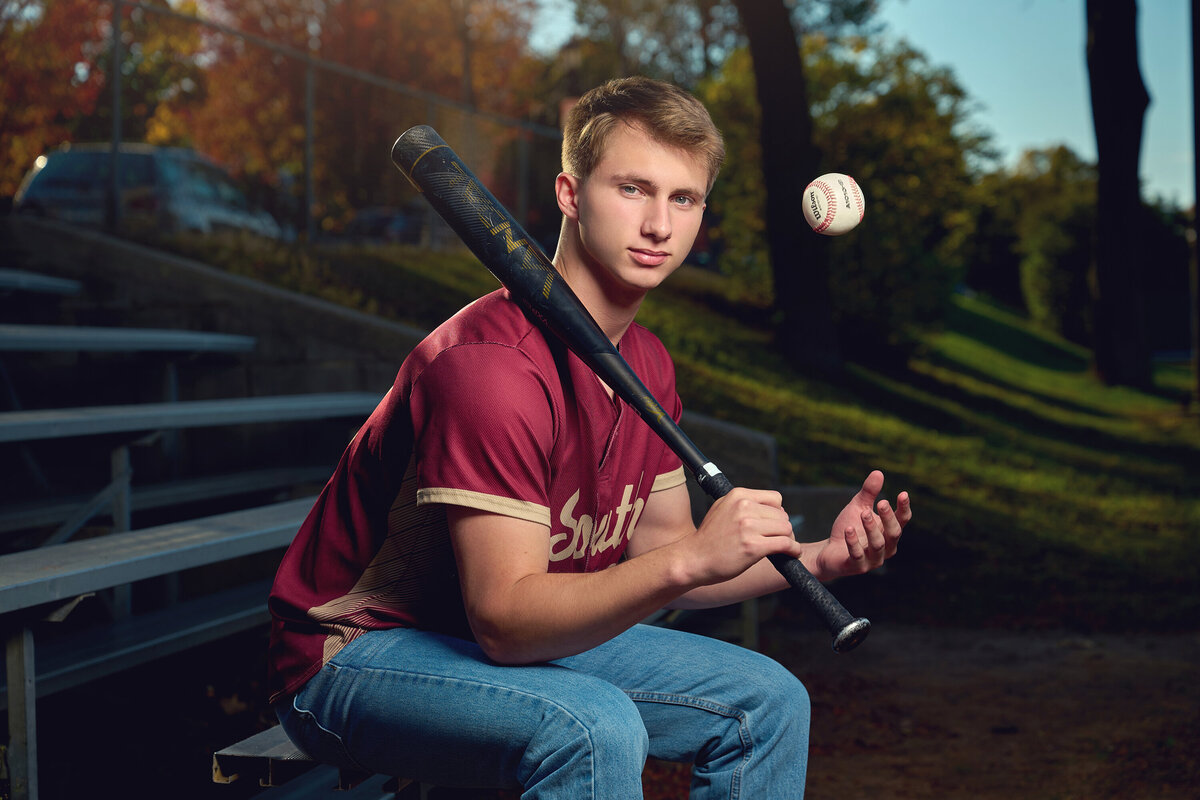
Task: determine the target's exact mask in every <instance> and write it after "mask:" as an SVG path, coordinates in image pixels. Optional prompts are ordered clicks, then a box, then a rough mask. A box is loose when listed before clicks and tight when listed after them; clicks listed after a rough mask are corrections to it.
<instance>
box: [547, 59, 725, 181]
mask: <svg viewBox="0 0 1200 800" xmlns="http://www.w3.org/2000/svg"><path fill="white" fill-rule="evenodd" d="M621 122H624V123H626V124H629V125H635V126H637V127H639V128H641V129H642V130H643V131H645V133H646V134H647V135H649V136H650V138H651V139H653V140H654V141H656V142H658V143H659V144H662V145H665V146H667V147H675V148H679V149H681V150H686V151H688V152H689V153H691V154H692V155H694V156H696V157H698V158H699V159H700V160H701V163H703V164H704V166H705V168H706V169H707V172H708V185H707V186H706V187H705V192H706V193H707V192H708V191H709V190H711V189H712V185H713V182H714V181H715V180H716V179H717V173H718V172H719V171H720V169H721V163H722V162H723V161H724V160H725V142H724V140H723V139H722V137H721V132H720V131H718V130H717V126H716V125H715V124H713V121H712V117H710V116H709V114H708V109H706V108H705V107H704V104H703V103H701V102H700V101H699V100H697V99H696V98H695V97H693V96H692V95H691V94H689V93H687V92H685V91H684V90H683V89H680V88H679V87H678V86H675V85H673V84H670V83H664V82H662V81H656V80H652V79H651V78H644V77H640V76H635V77H630V78H617V79H615V80H611V81H609V82H607V83H605V84H603V85H601V86H597V87H596V88H595V89H592V90H591V91H589V92H588V93H587V94H585V95H584V96H583V97H581V98H580V99H579V102H578V103H576V104H575V106H574V107H573V108H572V109H571V111H570V112H569V113H568V114H567V119H566V123H565V124H564V126H563V144H562V168H563V171H564V172H567V173H570V174H571V175H575V176H577V177H579V178H586V177H588V176H589V175H590V174H591V173H592V170H593V169H595V168H596V165H597V164H598V163H600V159H601V158H602V157H603V155H604V146H605V144H606V143H607V141H608V137H609V136H610V135H611V134H612V132H613V131H614V130H615V129H616V127H617V125H618V123H621Z"/></svg>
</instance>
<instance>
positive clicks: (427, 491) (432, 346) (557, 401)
mask: <svg viewBox="0 0 1200 800" xmlns="http://www.w3.org/2000/svg"><path fill="white" fill-rule="evenodd" d="M620 351H621V353H622V355H623V356H624V357H625V359H626V360H627V361H628V362H629V363H630V365H631V366H632V367H633V369H634V371H635V372H636V373H637V374H638V376H639V377H640V378H641V379H642V381H643V382H644V383H645V384H646V386H647V388H648V389H650V391H651V393H653V395H654V396H655V397H656V398H657V399H658V401H659V402H660V403H661V404H662V405H663V407H664V408H665V409H666V410H667V411H668V413H670V414H671V415H672V417H674V418H675V419H676V420H678V419H679V415H680V413H681V410H682V409H681V405H680V402H679V397H678V395H677V394H676V391H675V370H674V365H673V364H672V362H671V359H670V356H669V355H668V354H667V351H666V349H665V348H664V347H663V346H662V343H661V342H659V341H658V339H657V338H656V337H655V336H654V335H653V334H651V333H649V332H648V331H647V330H646V329H644V328H642V327H641V326H638V325H633V326H631V327H630V328H629V330H628V331H627V332H626V334H625V336H624V338H623V339H622V340H621V343H620ZM683 482H684V473H683V467H682V465H681V464H680V461H679V459H678V457H676V456H675V455H674V454H673V453H672V452H671V451H670V450H669V449H668V448H667V447H666V446H665V445H664V444H663V443H662V442H661V440H659V439H658V437H657V436H655V435H654V434H653V433H652V432H651V431H650V429H649V428H648V427H647V426H646V424H645V423H644V422H643V421H642V420H641V418H640V417H638V416H637V413H636V412H635V411H634V410H633V409H631V408H630V407H629V406H628V405H626V404H625V403H624V402H622V401H621V400H619V399H610V398H609V396H608V394H607V393H606V392H605V389H604V386H603V384H601V383H600V381H599V379H598V378H597V377H596V376H595V375H594V374H593V373H592V372H591V370H589V369H588V368H587V366H586V365H584V364H583V363H582V362H581V361H580V360H579V359H578V358H577V357H576V356H575V355H574V354H572V353H570V352H569V351H567V350H566V348H565V347H564V346H563V345H562V344H561V343H560V342H559V341H558V340H557V339H554V338H553V337H548V336H547V335H545V334H544V333H543V332H542V331H541V330H540V329H539V328H537V327H536V326H534V325H532V324H531V323H530V322H529V321H528V319H527V318H526V317H525V315H524V314H523V313H522V312H521V310H520V309H519V308H518V307H517V305H516V304H515V303H513V302H512V300H511V299H510V297H509V295H508V292H507V291H506V290H504V289H500V290H498V291H496V292H494V293H492V294H490V295H487V296H486V297H483V298H481V299H480V300H478V301H476V302H475V303H472V304H471V305H469V306H467V307H466V308H464V309H463V310H462V311H460V312H459V313H458V314H456V315H455V316H454V317H452V318H451V319H450V320H448V321H447V322H446V323H444V324H443V325H442V326H440V327H439V328H438V329H437V330H435V331H434V332H433V333H432V334H430V335H429V337H427V338H426V339H425V340H424V341H423V342H422V343H421V344H420V345H419V346H418V347H417V348H416V349H415V350H414V351H413V352H412V354H411V355H409V357H408V358H407V359H405V361H404V364H403V366H402V367H401V368H400V372H399V374H398V375H397V377H396V382H395V384H394V385H393V386H392V388H391V390H390V391H389V392H388V394H387V395H385V396H384V398H383V400H382V401H381V402H380V404H379V406H378V407H377V408H376V409H375V411H374V412H373V413H372V414H371V416H370V417H369V418H368V419H367V421H366V423H365V424H364V425H363V427H362V428H361V430H359V432H358V433H357V434H356V435H355V437H354V439H353V441H352V442H351V443H350V445H349V447H347V449H346V451H345V453H344V454H343V455H342V458H341V461H340V462H339V464H338V467H337V469H336V470H335V472H334V474H333V476H332V477H331V478H330V480H329V482H328V483H327V484H326V486H325V488H324V490H323V491H322V492H321V495H320V497H319V498H318V499H317V502H316V504H315V505H314V507H313V509H312V511H311V512H310V513H309V515H308V518H307V519H306V520H305V522H304V524H303V525H302V526H301V528H300V531H299V532H298V533H297V535H296V538H295V540H294V541H293V542H292V545H291V547H290V548H289V549H288V551H287V553H286V554H285V555H284V557H283V560H282V562H281V564H280V567H279V571H278V573H277V575H276V578H275V584H274V586H273V588H272V590H271V596H270V601H269V605H270V609H271V614H272V618H273V623H272V631H271V646H270V669H271V699H272V701H274V700H276V699H278V698H279V697H281V696H283V695H284V694H287V693H290V692H294V691H295V690H296V689H298V688H299V687H300V686H301V685H302V684H303V683H304V681H306V680H307V679H308V678H309V677H310V676H311V675H313V674H314V673H315V672H316V671H317V670H318V669H320V667H321V666H322V665H323V664H324V663H325V662H326V661H327V660H328V659H329V658H331V657H332V656H333V655H334V654H335V653H336V652H337V651H338V650H340V649H341V647H342V646H344V645H345V644H346V643H347V642H349V641H351V640H352V639H354V638H355V637H356V636H358V635H359V634H361V633H363V632H365V631H368V630H375V629H380V628H391V627H397V626H408V627H420V628H426V629H429V630H437V631H441V632H445V633H451V634H454V635H457V636H462V637H466V638H470V637H471V633H470V629H469V627H468V625H467V622H466V616H465V613H464V611H463V604H462V595H461V590H460V586H459V581H458V576H457V574H456V567H455V561H454V553H453V549H452V547H451V544H450V538H449V534H448V531H447V527H446V517H445V512H444V506H445V505H448V504H449V505H457V506H467V507H471V508H477V509H481V510H484V511H489V512H493V513H496V514H502V515H505V516H511V517H517V518H520V519H524V520H529V521H532V522H536V523H539V524H542V525H545V526H546V528H547V535H548V536H549V537H550V561H549V564H548V565H547V569H548V570H549V571H551V572H591V571H596V570H600V569H604V568H605V567H608V566H611V565H612V564H614V563H616V562H617V561H618V560H619V559H620V558H621V556H622V554H623V553H624V552H625V547H626V544H627V543H628V541H629V538H630V536H631V535H632V533H633V531H634V528H635V527H636V526H637V521H638V517H639V516H640V515H641V512H642V508H643V507H644V505H645V503H646V500H647V498H648V497H649V496H650V493H651V492H652V491H658V490H661V489H666V488H669V487H672V486H677V485H679V484H681V483H683Z"/></svg>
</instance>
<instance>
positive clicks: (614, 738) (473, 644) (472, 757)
mask: <svg viewBox="0 0 1200 800" xmlns="http://www.w3.org/2000/svg"><path fill="white" fill-rule="evenodd" d="M722 158H723V144H722V142H721V137H720V134H719V133H718V132H717V131H716V129H715V127H714V126H713V124H712V121H711V120H710V118H709V116H708V114H707V112H706V111H705V109H704V108H703V106H702V105H701V104H700V103H699V102H698V101H697V100H695V99H694V98H693V97H692V96H690V95H689V94H687V93H686V92H683V91H681V90H680V89H677V88H676V87H673V86H670V85H667V84H662V83H658V82H654V81H650V80H646V79H642V78H630V79H625V80H620V81H613V82H610V83H608V84H606V85H604V86H602V87H599V88H598V89H595V90H593V91H592V92H589V93H588V94H587V95H585V96H584V97H583V98H582V99H581V100H580V102H579V103H578V105H576V106H575V108H574V109H573V110H572V111H571V113H570V116H569V119H568V120H567V124H566V127H565V134H564V142H563V172H562V173H561V174H560V175H559V176H558V178H557V180H556V183H555V193H556V196H557V198H558V205H559V207H560V209H561V210H562V214H563V223H562V230H561V233H560V236H559V242H558V249H557V252H556V254H555V257H554V263H555V266H556V268H557V269H558V271H559V272H560V273H561V274H562V276H563V278H564V280H566V281H567V283H568V284H569V285H570V286H571V288H572V289H574V291H575V292H576V293H577V294H578V295H579V297H580V299H581V300H582V301H583V303H584V305H586V306H587V307H588V309H589V310H590V311H591V313H592V314H593V315H594V316H595V317H596V319H597V321H598V322H599V324H600V326H601V327H602V328H603V329H604V331H605V332H606V333H607V334H608V335H609V337H610V338H611V339H612V341H613V342H614V343H615V344H617V345H618V346H619V348H620V350H621V352H622V354H623V355H624V356H625V358H626V360H628V361H629V362H630V364H631V365H632V366H633V368H634V370H635V371H636V372H637V373H638V375H639V376H640V377H641V378H642V380H643V381H644V382H645V383H646V384H647V386H648V388H649V389H650V390H651V391H652V392H653V393H654V395H655V397H657V398H658V400H659V402H660V403H662V404H663V406H664V408H666V409H667V410H668V411H669V412H670V413H671V414H673V415H674V416H675V417H676V419H678V417H679V414H680V412H681V405H680V402H679V398H678V396H677V395H676V393H675V376H674V368H673V365H672V363H671V360H670V357H669V356H668V354H667V353H666V351H665V349H664V348H663V346H662V344H661V343H660V342H659V341H658V340H657V339H656V338H654V336H653V335H651V334H650V333H649V332H648V331H646V330H645V329H644V328H642V327H640V326H638V325H636V324H635V323H634V316H635V315H636V313H637V311H638V308H639V306H640V305H641V302H642V300H643V298H644V297H645V296H646V293H647V292H649V291H650V290H651V289H653V288H655V287H656V286H658V285H659V284H660V283H662V281H663V280H665V279H666V278H667V276H669V275H670V274H671V273H672V272H673V271H674V270H675V269H676V268H677V267H678V266H679V265H680V263H681V262H682V261H683V259H684V256H685V255H686V254H687V252H688V250H689V249H690V248H691V246H692V241H693V239H694V237H695V236H696V232H697V230H698V229H699V226H700V218H701V213H702V211H703V208H704V201H705V197H706V196H707V194H708V192H709V190H710V189H711V188H712V183H713V180H714V178H715V176H716V173H717V170H718V169H719V167H720V164H721V160H722ZM882 483H883V476H882V474H881V473H879V472H872V473H871V474H870V475H869V476H868V477H867V479H866V481H865V482H864V484H863V489H862V491H861V492H860V493H859V494H858V495H857V496H856V497H855V498H854V499H853V500H852V501H851V503H850V504H849V505H847V506H846V508H845V509H844V510H843V511H842V513H841V514H840V515H839V516H838V518H837V520H836V521H835V522H834V523H833V528H832V533H831V535H830V537H829V539H828V540H827V541H825V542H821V543H814V544H800V543H797V542H796V541H795V539H794V538H793V537H792V531H791V527H790V525H789V522H788V514H787V512H786V511H784V509H783V508H782V507H781V498H780V495H779V494H778V493H777V492H773V491H757V490H750V489H736V490H734V491H733V492H732V493H730V494H729V495H727V496H726V497H724V498H722V499H721V500H719V501H717V502H716V503H715V504H714V505H713V507H712V509H711V510H710V511H709V513H708V514H707V515H706V516H705V518H704V520H703V522H702V524H701V525H700V526H699V527H698V528H697V527H696V526H695V524H694V523H693V521H692V517H691V512H690V505H689V502H688V495H687V488H686V486H685V484H684V474H683V469H682V466H681V465H680V462H679V460H678V458H677V457H675V456H674V455H673V454H672V453H671V452H670V451H669V450H668V449H667V448H666V446H665V445H663V444H662V443H661V442H660V441H658V439H657V438H656V437H655V436H654V435H653V434H651V433H650V432H649V430H648V429H647V428H646V426H645V425H644V423H642V421H641V420H640V419H639V418H638V417H637V415H636V413H635V412H633V411H632V410H631V409H630V408H628V407H627V406H626V405H625V404H624V403H623V402H621V401H620V400H619V399H614V398H613V394H612V391H611V390H610V389H609V388H608V387H607V386H605V385H604V384H603V383H601V382H600V381H599V380H598V379H597V378H596V377H595V376H594V375H593V374H592V373H591V371H590V370H588V369H587V368H586V367H585V366H584V365H583V364H582V363H581V362H580V361H579V360H578V359H577V358H575V356H574V355H572V354H571V353H569V352H568V351H566V349H565V348H564V347H563V346H562V345H561V344H560V343H559V342H557V341H556V340H554V339H553V337H549V338H548V337H547V335H544V334H543V333H542V332H541V330H540V329H538V328H537V327H536V326H535V325H533V324H531V323H530V322H529V321H528V320H527V319H526V318H525V316H524V315H523V314H522V313H521V311H520V310H519V309H518V307H517V306H516V305H515V304H514V303H513V302H512V301H511V300H510V298H509V297H508V294H507V292H506V291H504V290H499V291H497V292H495V293H493V294H490V295H488V296H486V297H484V298H481V299H480V300H478V301H476V302H475V303H473V304H471V305H469V306H467V307H466V308H465V309H463V310H462V311H460V312H459V313H458V314H457V315H455V316H454V317H453V318H451V319H450V320H449V321H447V322H446V323H445V324H443V325H442V326H441V327H439V328H438V329H437V330H436V331H434V332H433V333H432V334H431V335H430V336H429V337H428V338H427V339H426V340H425V341H424V342H423V343H422V344H421V345H420V346H418V347H417V348H416V350H414V351H413V353H412V354H411V355H410V356H409V357H408V358H407V359H406V360H405V362H404V364H403V366H402V367H401V369H400V372H399V375H398V376H397V379H396V382H395V385H394V386H393V387H392V389H391V391H390V392H389V393H388V394H387V396H386V397H385V398H384V399H383V401H382V402H381V403H380V405H379V407H378V408H377V409H376V410H375V412H374V413H373V414H372V415H371V417H370V418H369V419H368V420H367V422H366V424H365V425H364V426H363V428H362V430H360V431H359V433H358V434H357V435H356V436H355V438H354V440H353V442H351V444H350V446H349V447H348V449H347V451H346V453H345V455H344V456H343V458H342V460H341V463H340V464H339V465H338V468H337V471H336V472H335V474H334V476H333V477H332V478H331V480H330V481H329V483H328V484H327V486H326V487H325V490H324V491H323V492H322V494H321V497H320V499H319V500H318V501H317V504H316V506H315V507H314V508H313V510H312V512H311V514H310V515H309V517H308V519H307V520H306V522H305V523H304V526H303V527H302V528H301V530H300V532H299V534H298V535H297V537H296V539H295V542H294V543H293V544H292V546H291V548H290V549H289V550H288V552H287V554H286V555H285V557H284V559H283V562H282V564H281V566H280V569H279V574H278V576H277V578H276V581H275V586H274V589H273V590H272V593H271V598H270V606H271V611H272V613H273V615H274V625H273V629H272V643H271V654H270V655H271V658H270V664H271V678H272V702H273V703H274V704H275V707H276V709H277V711H278V714H279V717H280V719H281V721H282V723H283V725H284V728H285V729H286V730H287V732H288V735H289V736H290V737H291V738H292V739H293V740H294V741H295V742H296V744H298V745H299V746H300V747H302V748H303V749H304V750H306V751H307V752H308V753H310V754H311V755H312V756H313V757H315V758H317V759H319V760H321V761H326V762H329V763H333V764H338V765H343V766H351V767H358V768H361V769H364V770H366V771H369V772H374V773H387V774H393V775H404V776H408V777H414V778H418V779H421V780H425V781H429V782H432V783H437V784H441V785H464V786H472V785H473V786H492V787H500V788H504V787H511V788H518V787H519V788H521V789H522V790H523V795H522V796H523V797H525V798H560V799H565V798H570V800H630V799H631V798H638V797H641V783H640V775H641V771H642V768H643V764H644V762H645V759H646V757H647V754H650V755H654V756H656V757H659V758H664V759H671V760H678V761H688V762H693V763H694V771H693V776H694V777H693V788H692V797H693V798H718V797H719V798H752V799H753V800H769V799H770V798H797V797H800V796H802V794H803V791H804V776H805V770H806V765H807V749H808V717H809V706H808V697H807V694H806V693H805V690H804V687H803V686H802V685H801V684H800V683H799V682H798V681H797V680H796V679H795V678H794V677H793V676H792V675H791V674H790V673H788V672H787V671H786V670H784V669H783V668H782V667H781V666H780V665H778V664H777V663H775V662H774V661H771V660H770V659H767V658H765V657H763V656H761V655H759V654H756V653H753V652H750V651H747V650H744V649H742V648H739V647H736V646H733V645H730V644H726V643H723V642H719V641H716V640H713V639H709V638H706V637H701V636H694V635H690V634H685V633H681V632H678V631H672V630H667V629H662V628H657V627H651V626H646V625H641V624H639V621H640V620H642V619H645V618H646V617H647V616H649V615H650V614H651V613H652V612H654V611H655V610H657V609H659V608H662V607H664V606H676V607H706V606H713V605H720V604H725V603H733V602H737V601H740V600H742V599H744V598H747V597H751V596H757V595H761V594H764V593H766V592H770V591H775V590H777V589H781V588H784V587H785V586H786V583H785V582H784V580H783V579H782V578H781V577H780V575H779V574H778V573H777V572H776V570H775V569H774V568H773V567H772V566H771V565H770V563H769V562H768V561H766V560H765V556H767V555H768V554H770V553H787V554H789V555H792V556H795V557H797V558H801V559H802V560H803V561H804V563H805V564H806V565H807V566H808V568H809V569H810V570H812V571H813V572H814V573H815V574H816V576H817V577H818V578H820V579H822V580H829V579H832V578H836V577H838V576H840V575H846V574H854V573H862V572H865V571H867V570H869V569H872V568H874V567H877V566H879V565H880V564H882V563H883V562H884V560H885V559H886V558H888V557H890V556H891V555H892V554H893V553H894V552H895V550H896V545H897V541H898V539H899V537H900V534H901V529H902V527H903V526H904V525H905V524H906V523H907V522H908V520H909V519H910V517H911V511H910V508H909V503H908V498H907V496H906V495H905V494H901V495H900V496H899V500H898V505H897V508H896V509H895V510H893V509H892V507H891V506H890V505H888V504H887V503H886V502H881V503H880V504H879V506H878V513H876V511H875V510H874V509H873V508H872V503H873V501H874V497H875V496H876V494H878V492H879V491H880V489H881V488H882Z"/></svg>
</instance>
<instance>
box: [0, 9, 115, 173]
mask: <svg viewBox="0 0 1200 800" xmlns="http://www.w3.org/2000/svg"><path fill="white" fill-rule="evenodd" d="M95 6H96V4H95V3H94V2H89V0H54V1H53V2H33V0H18V1H17V2H8V3H5V9H4V11H5V13H4V15H3V16H0V196H2V195H11V194H12V193H13V192H15V191H16V190H17V185H18V183H19V182H20V180H21V176H22V175H23V174H24V173H25V171H26V170H27V169H29V167H30V166H32V164H33V160H34V159H35V158H36V157H37V156H38V155H39V154H40V153H42V152H43V151H45V150H46V149H48V148H50V147H53V146H55V145H57V144H59V143H61V142H64V141H69V140H70V139H71V135H72V131H73V125H74V123H75V121H76V120H77V119H78V117H79V116H80V115H81V114H90V113H92V112H93V111H94V110H95V108H96V102H97V98H98V97H99V94H100V92H101V90H102V89H103V87H104V84H105V83H106V81H105V76H103V75H98V74H96V72H95V71H94V70H92V65H93V59H94V57H95V55H96V52H97V49H98V47H99V46H100V43H101V42H103V40H104V36H105V34H106V33H107V28H108V23H107V20H105V19H104V18H102V17H101V18H97V15H96V9H95ZM76 65H79V66H78V68H77V66H76Z"/></svg>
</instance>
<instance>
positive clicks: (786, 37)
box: [735, 0, 842, 371]
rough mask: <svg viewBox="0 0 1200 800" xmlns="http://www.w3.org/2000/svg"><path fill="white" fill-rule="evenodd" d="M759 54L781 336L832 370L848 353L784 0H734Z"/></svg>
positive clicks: (795, 359) (787, 348) (803, 363)
mask: <svg viewBox="0 0 1200 800" xmlns="http://www.w3.org/2000/svg"><path fill="white" fill-rule="evenodd" d="M735 4H736V5H737V8H738V13H739V15H740V16H741V20H742V24H743V26H744V27H745V31H746V36H747V38H748V40H749V42H750V55H751V58H752V59H753V61H754V80H755V84H756V87H757V88H756V93H757V95H758V105H759V108H760V109H761V112H762V130H761V131H760V139H761V143H762V170H763V188H764V190H765V196H766V203H765V206H766V230H767V246H768V249H769V251H770V254H771V272H772V276H773V281H774V288H775V308H776V310H777V311H778V312H779V317H780V321H779V323H778V325H779V327H778V329H777V331H776V335H777V342H778V344H779V346H780V348H781V350H782V351H783V352H784V354H785V355H786V356H787V358H788V359H789V360H790V361H791V362H792V363H793V364H795V365H796V366H798V367H800V368H803V369H813V370H819V371H833V370H837V369H839V368H840V367H841V363H842V361H841V353H840V350H839V348H838V343H837V335H836V332H835V330H834V327H833V315H832V312H831V304H830V291H829V289H830V287H829V251H828V249H827V244H826V243H825V242H824V241H823V240H822V239H821V237H819V236H817V235H816V234H814V233H812V231H810V230H809V229H808V226H807V224H805V222H804V212H803V199H804V187H805V186H806V185H808V182H809V181H810V180H812V179H813V178H815V177H816V170H817V166H818V161H819V158H818V154H817V151H816V148H815V146H814V145H813V140H812V131H813V123H812V115H811V112H810V110H809V106H808V91H807V88H806V85H805V80H804V65H803V62H802V60H801V57H800V47H799V39H798V37H797V35H796V31H795V29H794V28H793V27H792V20H791V17H790V16H789V15H788V9H787V7H786V6H785V4H784V2H783V0H735Z"/></svg>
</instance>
